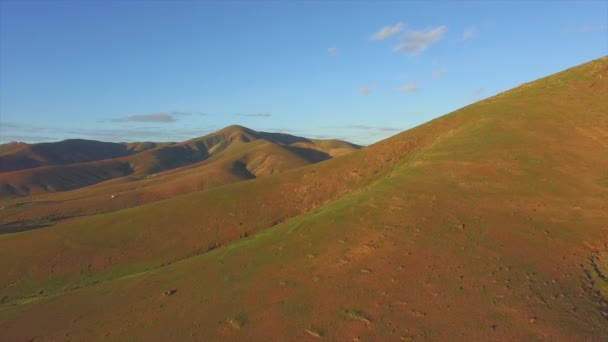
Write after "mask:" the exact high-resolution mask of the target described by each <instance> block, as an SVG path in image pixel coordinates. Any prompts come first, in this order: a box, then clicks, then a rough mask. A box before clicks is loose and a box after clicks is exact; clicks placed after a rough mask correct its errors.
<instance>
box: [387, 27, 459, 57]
mask: <svg viewBox="0 0 608 342" xmlns="http://www.w3.org/2000/svg"><path fill="white" fill-rule="evenodd" d="M446 31H447V27H446V26H445V25H442V26H438V27H435V28H429V29H426V30H423V31H408V32H406V33H405V35H404V36H403V39H402V40H401V42H400V43H399V44H397V46H395V48H394V50H395V51H404V52H407V53H408V54H410V55H417V54H419V53H421V52H422V51H424V50H426V49H428V48H429V47H430V46H431V45H432V44H433V43H435V42H437V41H439V40H441V38H443V35H444V34H445V32H446Z"/></svg>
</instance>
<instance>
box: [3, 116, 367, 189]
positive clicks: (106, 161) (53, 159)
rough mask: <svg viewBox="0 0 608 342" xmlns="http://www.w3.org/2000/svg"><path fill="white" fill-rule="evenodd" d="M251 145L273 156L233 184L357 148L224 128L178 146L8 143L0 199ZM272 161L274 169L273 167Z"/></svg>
mask: <svg viewBox="0 0 608 342" xmlns="http://www.w3.org/2000/svg"><path fill="white" fill-rule="evenodd" d="M252 142H260V143H262V142H265V146H266V148H267V149H269V151H267V152H266V153H267V154H268V155H270V154H272V153H275V152H279V154H278V155H276V156H274V157H273V158H270V159H268V160H267V161H266V162H265V164H264V165H263V166H262V165H254V164H252V165H249V167H250V168H253V169H252V170H249V169H247V167H248V166H246V165H245V164H243V165H245V168H246V169H247V170H245V171H246V172H244V173H243V172H241V171H243V170H241V171H239V172H237V173H238V177H237V178H238V179H249V178H254V177H256V176H260V175H266V174H271V173H273V172H280V171H283V170H285V169H289V168H292V167H298V166H302V165H304V164H308V163H315V162H319V161H322V160H326V159H329V158H331V157H332V155H334V154H344V153H348V152H351V151H353V150H355V149H357V148H359V146H357V145H354V144H350V143H346V142H342V141H331V140H327V141H323V140H310V139H306V138H302V137H296V136H292V135H288V134H278V133H266V132H256V131H253V130H250V129H248V128H245V127H241V126H230V127H226V128H224V129H222V130H220V131H218V132H215V133H212V134H209V135H206V136H204V137H201V138H197V139H192V140H189V141H186V142H183V143H122V144H118V143H105V142H98V141H89V140H65V141H61V142H57V143H41V144H32V145H30V144H14V143H12V144H5V145H3V146H4V147H3V148H0V151H2V152H0V170H1V171H4V172H0V198H10V197H15V196H24V195H37V194H42V193H47V192H58V191H67V190H73V189H78V188H82V187H85V186H90V185H93V184H97V183H100V182H104V181H108V180H111V179H116V178H120V177H125V176H130V177H131V179H142V178H145V177H148V176H153V175H154V176H155V175H156V174H157V173H159V172H163V171H167V170H174V169H177V168H180V167H184V166H190V165H193V164H196V163H199V162H202V161H206V160H208V159H209V158H211V157H217V158H216V159H215V160H219V159H222V158H221V157H220V156H222V155H223V154H225V153H224V151H225V150H226V151H227V152H228V151H230V152H231V153H235V152H237V151H238V150H239V149H247V148H249V147H250V146H248V144H249V143H252ZM274 145H276V146H274ZM270 150H272V151H270ZM250 159H251V158H250ZM252 160H253V159H252ZM275 161H276V162H277V163H278V164H277V165H274V164H273V163H274V162H275ZM236 162H237V161H234V163H236ZM252 162H253V161H252ZM257 162H258V163H259V162H260V160H257ZM239 163H242V161H239ZM235 167H236V168H237V169H238V168H239V166H238V165H236V164H235V165H231V166H230V167H229V169H232V170H234V168H235ZM254 169H255V170H254ZM252 171H253V173H251V172H252ZM220 173H221V172H220ZM228 173H230V172H228ZM205 179H208V177H206V178H205ZM220 183H223V182H222V181H220Z"/></svg>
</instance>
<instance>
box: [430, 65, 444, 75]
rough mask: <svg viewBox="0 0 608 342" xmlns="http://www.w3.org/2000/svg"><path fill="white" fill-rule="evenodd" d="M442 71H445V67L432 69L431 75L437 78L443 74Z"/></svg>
mask: <svg viewBox="0 0 608 342" xmlns="http://www.w3.org/2000/svg"><path fill="white" fill-rule="evenodd" d="M444 73H445V68H444V67H441V68H439V69H435V70H433V74H432V76H433V78H439V77H441V76H443V74H444Z"/></svg>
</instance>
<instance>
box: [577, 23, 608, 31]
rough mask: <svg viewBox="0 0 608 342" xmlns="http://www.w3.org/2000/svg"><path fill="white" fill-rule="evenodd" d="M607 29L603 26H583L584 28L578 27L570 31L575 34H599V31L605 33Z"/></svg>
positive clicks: (607, 27)
mask: <svg viewBox="0 0 608 342" xmlns="http://www.w3.org/2000/svg"><path fill="white" fill-rule="evenodd" d="M607 29H608V25H606V24H604V25H595V26H592V25H584V26H579V27H576V28H574V29H573V30H572V31H573V32H576V33H591V32H599V31H605V30H607Z"/></svg>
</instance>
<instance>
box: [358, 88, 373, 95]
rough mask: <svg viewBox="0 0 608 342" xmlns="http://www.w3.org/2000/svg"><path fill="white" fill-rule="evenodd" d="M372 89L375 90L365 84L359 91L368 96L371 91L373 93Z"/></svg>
mask: <svg viewBox="0 0 608 342" xmlns="http://www.w3.org/2000/svg"><path fill="white" fill-rule="evenodd" d="M372 91H373V89H372V88H369V87H366V86H363V87H361V88H360V89H359V92H360V93H361V95H363V96H367V95H369V94H371V93H372Z"/></svg>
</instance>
